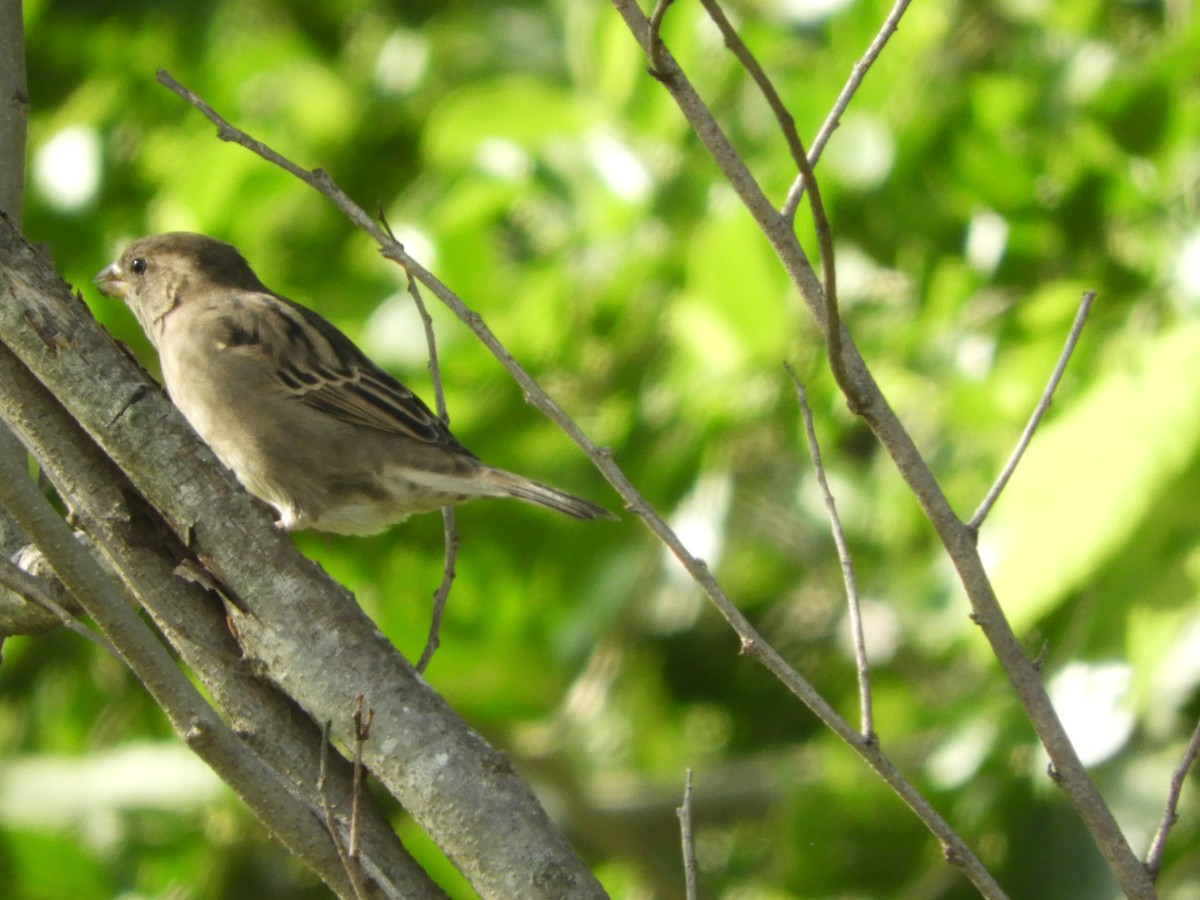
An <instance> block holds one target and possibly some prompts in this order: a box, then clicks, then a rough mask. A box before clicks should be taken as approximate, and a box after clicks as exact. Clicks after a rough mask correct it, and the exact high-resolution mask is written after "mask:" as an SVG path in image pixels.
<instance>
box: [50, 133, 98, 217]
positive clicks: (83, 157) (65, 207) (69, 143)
mask: <svg viewBox="0 0 1200 900" xmlns="http://www.w3.org/2000/svg"><path fill="white" fill-rule="evenodd" d="M33 178H34V183H35V184H36V185H37V188H38V190H39V191H40V192H41V194H42V196H43V197H45V199H46V202H47V203H49V204H50V205H51V206H53V207H55V208H56V209H58V210H60V211H62V212H74V211H75V210H77V209H80V208H81V207H84V206H86V205H88V204H89V203H91V201H92V200H93V199H94V198H95V196H96V191H97V190H98V189H99V188H100V137H99V136H98V135H97V134H96V130H95V129H94V128H91V127H89V126H87V125H71V126H69V127H67V128H64V129H62V130H61V131H59V132H58V133H57V134H55V135H54V137H52V138H50V140H48V141H47V142H46V143H45V144H43V145H42V146H41V147H40V148H39V149H38V150H37V152H36V154H35V155H34V158H33Z"/></svg>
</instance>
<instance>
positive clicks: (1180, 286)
mask: <svg viewBox="0 0 1200 900" xmlns="http://www.w3.org/2000/svg"><path fill="white" fill-rule="evenodd" d="M1172 270H1173V271H1172V273H1171V275H1172V281H1174V282H1175V289H1176V290H1177V291H1178V293H1179V301H1180V305H1181V306H1183V307H1185V308H1187V309H1194V308H1195V307H1197V306H1200V229H1196V230H1194V231H1192V232H1190V233H1189V234H1186V235H1184V237H1183V240H1182V241H1181V242H1180V244H1179V249H1178V250H1176V251H1175V263H1174V265H1173V266H1172Z"/></svg>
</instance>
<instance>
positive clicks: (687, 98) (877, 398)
mask: <svg viewBox="0 0 1200 900" xmlns="http://www.w3.org/2000/svg"><path fill="white" fill-rule="evenodd" d="M610 2H611V3H612V5H613V7H614V8H615V9H616V10H617V12H618V13H619V14H620V16H621V17H622V19H624V21H625V23H626V25H627V26H628V27H629V30H630V32H631V33H632V35H633V38H634V40H635V41H636V42H637V44H638V46H639V47H643V46H644V45H645V44H644V41H645V36H646V32H647V29H648V27H649V22H648V21H647V19H646V16H645V13H643V12H642V9H641V7H640V6H639V5H638V3H637V0H610ZM663 65H664V66H666V67H667V70H666V72H665V73H664V76H663V77H662V78H660V79H659V80H660V82H661V83H662V84H663V85H664V87H666V89H667V90H668V91H669V92H670V93H671V96H672V98H673V99H674V100H675V102H676V104H677V105H678V106H679V109H680V112H682V113H683V115H684V117H685V118H686V119H687V121H688V123H689V124H690V125H691V127H692V130H693V132H694V133H695V134H696V137H697V138H698V139H699V140H700V142H701V144H703V145H704V148H705V149H706V150H707V151H708V152H709V155H710V156H711V157H712V159H713V161H714V163H715V164H716V165H717V167H718V168H719V169H720V170H721V173H722V174H723V175H724V176H725V177H726V178H727V179H728V181H729V184H730V186H731V187H732V188H733V190H734V192H735V193H736V194H737V196H738V198H739V199H740V200H741V201H742V203H743V204H745V206H746V209H747V210H748V211H749V213H750V214H751V216H752V217H753V218H754V220H755V222H756V223H757V224H758V226H759V228H760V229H761V230H762V232H763V235H764V236H765V237H766V238H767V240H768V241H769V243H770V245H771V249H772V250H773V251H774V252H775V254H776V255H777V257H778V258H779V261H780V263H781V265H782V266H783V268H784V271H786V272H787V275H788V277H789V278H790V279H791V280H792V283H793V284H794V285H795V286H796V288H797V290H798V291H799V293H800V296H801V297H802V298H803V300H804V302H805V304H806V305H807V306H808V308H809V310H810V311H811V312H812V315H813V317H814V318H815V319H816V320H817V321H818V322H823V320H824V317H825V310H824V299H823V297H822V294H821V286H820V282H819V281H818V280H817V278H816V275H815V274H814V273H813V270H812V266H811V265H810V264H809V262H808V259H807V257H806V256H805V255H804V252H803V250H802V249H801V248H800V246H799V244H798V242H797V240H796V234H795V230H794V229H793V228H791V226H790V225H789V224H788V222H787V221H786V220H785V219H784V218H783V217H782V216H780V215H779V212H778V211H777V210H776V209H775V208H774V207H773V206H772V205H771V203H770V201H769V200H768V199H767V197H766V195H765V194H764V193H763V191H762V189H761V187H760V186H759V184H758V182H757V180H756V179H755V178H754V176H753V174H752V173H751V172H750V171H749V169H748V167H747V166H746V162H745V160H743V159H742V158H741V157H740V156H739V155H738V154H737V152H736V151H735V150H734V149H733V146H732V145H731V143H730V141H729V138H728V136H727V135H726V134H725V133H724V132H723V131H722V129H721V127H720V125H719V124H718V123H717V121H716V119H715V118H714V117H713V114H712V111H711V110H710V109H709V108H708V106H707V105H706V104H705V103H704V101H703V100H702V99H701V98H700V96H699V95H698V94H697V93H696V89H695V87H694V86H693V85H692V84H691V82H690V81H689V79H688V78H687V75H686V74H685V73H684V72H683V71H682V70H681V69H680V68H679V66H678V65H677V64H675V63H674V61H673V59H672V58H671V56H670V54H664V56H663ZM843 345H844V346H843V350H844V355H845V358H846V365H847V368H848V370H849V372H850V373H851V374H852V376H853V379H854V381H855V382H856V384H858V385H859V387H860V396H859V399H860V401H861V402H863V403H864V409H863V410H862V411H861V414H862V416H863V419H864V420H865V421H866V422H867V424H868V425H869V426H870V428H871V430H872V432H873V433H874V434H875V437H876V438H877V439H878V440H879V442H880V444H881V445H882V446H883V447H884V449H885V450H886V451H887V454H888V456H890V457H891V459H892V461H893V463H894V464H895V466H896V469H897V471H898V472H899V473H900V475H901V476H902V477H903V478H904V480H905V482H906V483H907V484H908V486H909V489H910V490H911V491H912V493H913V496H914V497H915V498H916V500H917V502H918V503H919V504H920V506H921V509H922V511H923V512H924V514H925V516H926V517H927V518H928V520H929V522H930V524H931V525H932V526H933V528H934V530H935V531H936V532H937V536H938V539H939V540H940V541H941V543H942V545H943V547H945V550H946V554H947V556H948V557H949V559H950V560H951V562H952V563H953V565H954V567H955V569H956V570H957V572H958V577H959V580H960V581H961V583H962V585H963V588H964V589H965V591H966V594H967V596H968V598H969V599H970V601H971V607H972V620H973V621H974V622H976V623H977V624H978V625H979V627H980V630H981V631H982V633H983V635H984V637H985V638H986V639H987V641H988V644H989V646H990V647H991V649H992V652H993V653H994V654H995V656H996V659H997V661H998V662H999V663H1000V666H1001V668H1002V670H1003V671H1004V674H1005V677H1006V678H1007V679H1008V681H1009V683H1010V685H1011V686H1012V688H1013V693H1014V694H1015V695H1016V696H1017V698H1018V699H1019V700H1020V702H1021V705H1022V706H1023V708H1024V709H1025V712H1026V714H1027V716H1028V717H1029V721H1030V724H1031V725H1032V726H1033V728H1034V730H1035V731H1036V733H1037V735H1038V737H1039V739H1040V740H1041V741H1042V744H1043V746H1044V747H1045V748H1046V752H1047V753H1048V755H1049V756H1050V758H1051V759H1052V760H1054V762H1055V768H1056V769H1057V771H1058V772H1059V773H1060V777H1061V782H1060V784H1061V786H1062V788H1063V791H1064V793H1065V794H1066V795H1067V797H1068V799H1069V800H1070V802H1071V803H1072V805H1073V806H1074V807H1075V809H1076V811H1077V812H1078V813H1079V815H1080V818H1081V819H1082V820H1083V822H1084V823H1085V825H1086V826H1087V828H1088V831H1089V832H1090V833H1091V834H1092V836H1093V838H1094V840H1095V843H1096V846H1097V847H1098V848H1099V850H1100V852H1101V853H1102V854H1103V856H1104V858H1105V860H1106V861H1107V862H1108V864H1109V867H1110V869H1111V871H1112V872H1113V874H1114V876H1115V877H1116V880H1117V882H1118V883H1119V884H1120V886H1121V889H1122V890H1123V891H1125V893H1126V894H1127V895H1128V896H1129V897H1131V898H1139V900H1141V898H1146V900H1149V898H1151V897H1153V896H1154V885H1153V883H1152V882H1151V881H1150V878H1149V876H1148V875H1147V873H1146V869H1145V866H1144V865H1143V864H1142V861H1141V859H1140V858H1139V857H1138V856H1137V855H1136V854H1135V853H1134V852H1133V849H1132V848H1131V847H1130V845H1129V841H1128V839H1127V838H1126V837H1125V835H1124V833H1123V832H1122V831H1121V827H1120V825H1119V824H1118V823H1117V821H1116V818H1115V817H1114V816H1113V814H1112V810H1111V809H1109V807H1108V805H1107V804H1106V803H1105V802H1104V798H1103V797H1102V796H1101V795H1100V793H1099V791H1097V790H1096V786H1095V784H1094V783H1093V782H1092V780H1091V777H1090V776H1089V775H1088V772H1087V770H1086V769H1085V768H1084V766H1083V763H1082V761H1081V760H1080V758H1079V753H1078V752H1077V751H1076V749H1075V747H1074V745H1073V744H1072V743H1071V739H1070V737H1069V736H1068V735H1067V732H1066V729H1065V728H1064V727H1063V724H1062V721H1061V720H1060V719H1059V717H1058V714H1057V712H1056V711H1055V709H1054V704H1053V703H1051V702H1050V697H1049V695H1048V694H1047V692H1046V686H1045V683H1044V679H1043V678H1042V675H1041V673H1040V672H1038V671H1037V670H1036V669H1035V668H1034V667H1033V666H1032V664H1031V663H1030V660H1029V657H1028V655H1027V652H1026V649H1025V647H1024V645H1023V644H1022V643H1021V641H1019V640H1018V639H1017V637H1016V635H1015V634H1014V633H1013V630H1012V627H1011V625H1010V624H1009V622H1008V619H1007V617H1006V615H1005V613H1004V609H1003V607H1002V606H1001V605H1000V601H999V598H998V597H997V596H996V591H995V588H994V586H993V585H992V582H991V579H990V578H989V576H988V573H987V570H986V568H985V567H984V565H983V560H982V559H981V558H980V556H979V549H978V546H977V541H976V539H975V535H974V533H973V532H972V531H971V530H970V529H969V528H967V526H966V523H964V522H963V521H962V520H961V519H960V518H959V516H958V514H957V513H956V512H955V511H954V508H953V507H952V506H951V505H950V502H949V500H948V499H947V498H946V495H945V492H944V491H942V488H941V485H940V484H939V483H938V481H937V479H936V478H935V477H934V475H933V473H932V472H931V471H930V468H929V464H928V463H927V462H926V460H925V458H924V456H922V454H921V451H920V450H919V449H918V447H917V445H916V442H915V441H914V440H913V438H912V435H910V434H909V433H908V430H907V429H906V428H905V427H904V424H903V423H902V422H901V421H900V419H899V417H898V416H897V415H896V413H895V411H894V410H893V409H892V408H891V406H890V404H889V403H888V400H887V397H886V396H884V394H883V392H882V391H881V390H880V389H879V386H878V384H876V382H875V379H874V378H873V377H872V375H871V371H870V369H869V368H868V367H867V365H866V363H865V361H864V360H863V359H862V356H861V354H859V353H858V351H857V348H855V347H854V344H853V341H849V340H844V341H843ZM556 421H557V419H556ZM597 465H600V462H597ZM601 471H603V472H604V473H605V477H607V478H609V480H610V482H611V483H613V484H614V486H618V485H617V482H616V481H614V480H613V477H614V476H613V475H611V474H610V472H609V470H608V469H605V468H601ZM618 490H621V491H622V496H626V495H625V493H624V488H623V487H620V486H618ZM630 508H633V507H630ZM639 515H641V512H640V511H639ZM643 518H645V517H644V516H643ZM646 521H647V522H648V523H649V521H650V520H649V519H646ZM656 533H658V534H660V537H662V533H661V532H657V531H656ZM664 541H665V538H664ZM668 546H671V545H669V544H668ZM672 549H674V548H672ZM677 555H678V554H677ZM687 568H688V571H689V572H690V573H692V577H693V578H697V575H696V574H695V573H696V571H697V570H698V569H699V567H695V568H693V567H687ZM697 583H699V584H702V585H704V587H705V590H706V591H707V592H708V593H709V597H710V599H712V601H713V602H714V604H717V605H718V608H721V607H720V604H719V603H718V601H717V598H716V596H715V595H714V593H713V592H712V590H711V588H709V587H708V585H707V584H706V583H705V582H703V581H700V580H699V579H697ZM722 613H723V614H725V611H724V609H722ZM739 634H741V632H740V631H739ZM743 640H745V638H744V637H743ZM772 671H774V670H772ZM777 677H781V676H777ZM806 702H807V701H806ZM830 727H832V726H830ZM856 739H858V740H861V739H860V738H856ZM889 783H890V782H889ZM927 825H928V822H927ZM947 852H948V858H949V859H952V860H954V861H955V862H956V864H957V863H958V862H959V860H960V859H961V857H960V856H959V855H958V854H957V853H953V852H951V851H950V850H949V849H948V851H947ZM969 862H970V865H969V866H964V871H965V872H966V873H967V874H968V876H969V877H970V878H971V880H972V882H973V883H974V884H975V885H976V886H977V887H978V888H979V889H980V890H981V891H985V888H984V887H983V884H984V882H982V881H980V880H978V879H977V875H978V876H979V878H986V879H987V881H988V882H990V885H994V884H995V882H994V879H992V878H991V876H990V873H987V872H986V870H984V871H982V872H977V868H978V869H982V864H980V863H979V861H978V860H977V859H972V860H970V861H969ZM990 885H989V887H988V888H986V891H990V890H992V888H991V886H990ZM995 889H996V890H999V888H998V887H996V888H995ZM985 896H993V894H991V893H986V892H985Z"/></svg>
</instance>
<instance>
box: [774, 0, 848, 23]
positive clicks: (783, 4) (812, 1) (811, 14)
mask: <svg viewBox="0 0 1200 900" xmlns="http://www.w3.org/2000/svg"><path fill="white" fill-rule="evenodd" d="M853 2H854V0H777V2H776V3H775V11H776V12H777V13H778V14H779V15H780V16H782V17H783V18H785V19H787V20H788V21H790V22H795V23H796V24H797V25H815V24H816V23H818V22H822V21H824V20H825V19H828V18H829V17H830V16H833V15H835V14H837V13H839V12H841V11H842V10H843V9H845V8H846V7H848V6H850V4H851V3H853Z"/></svg>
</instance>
